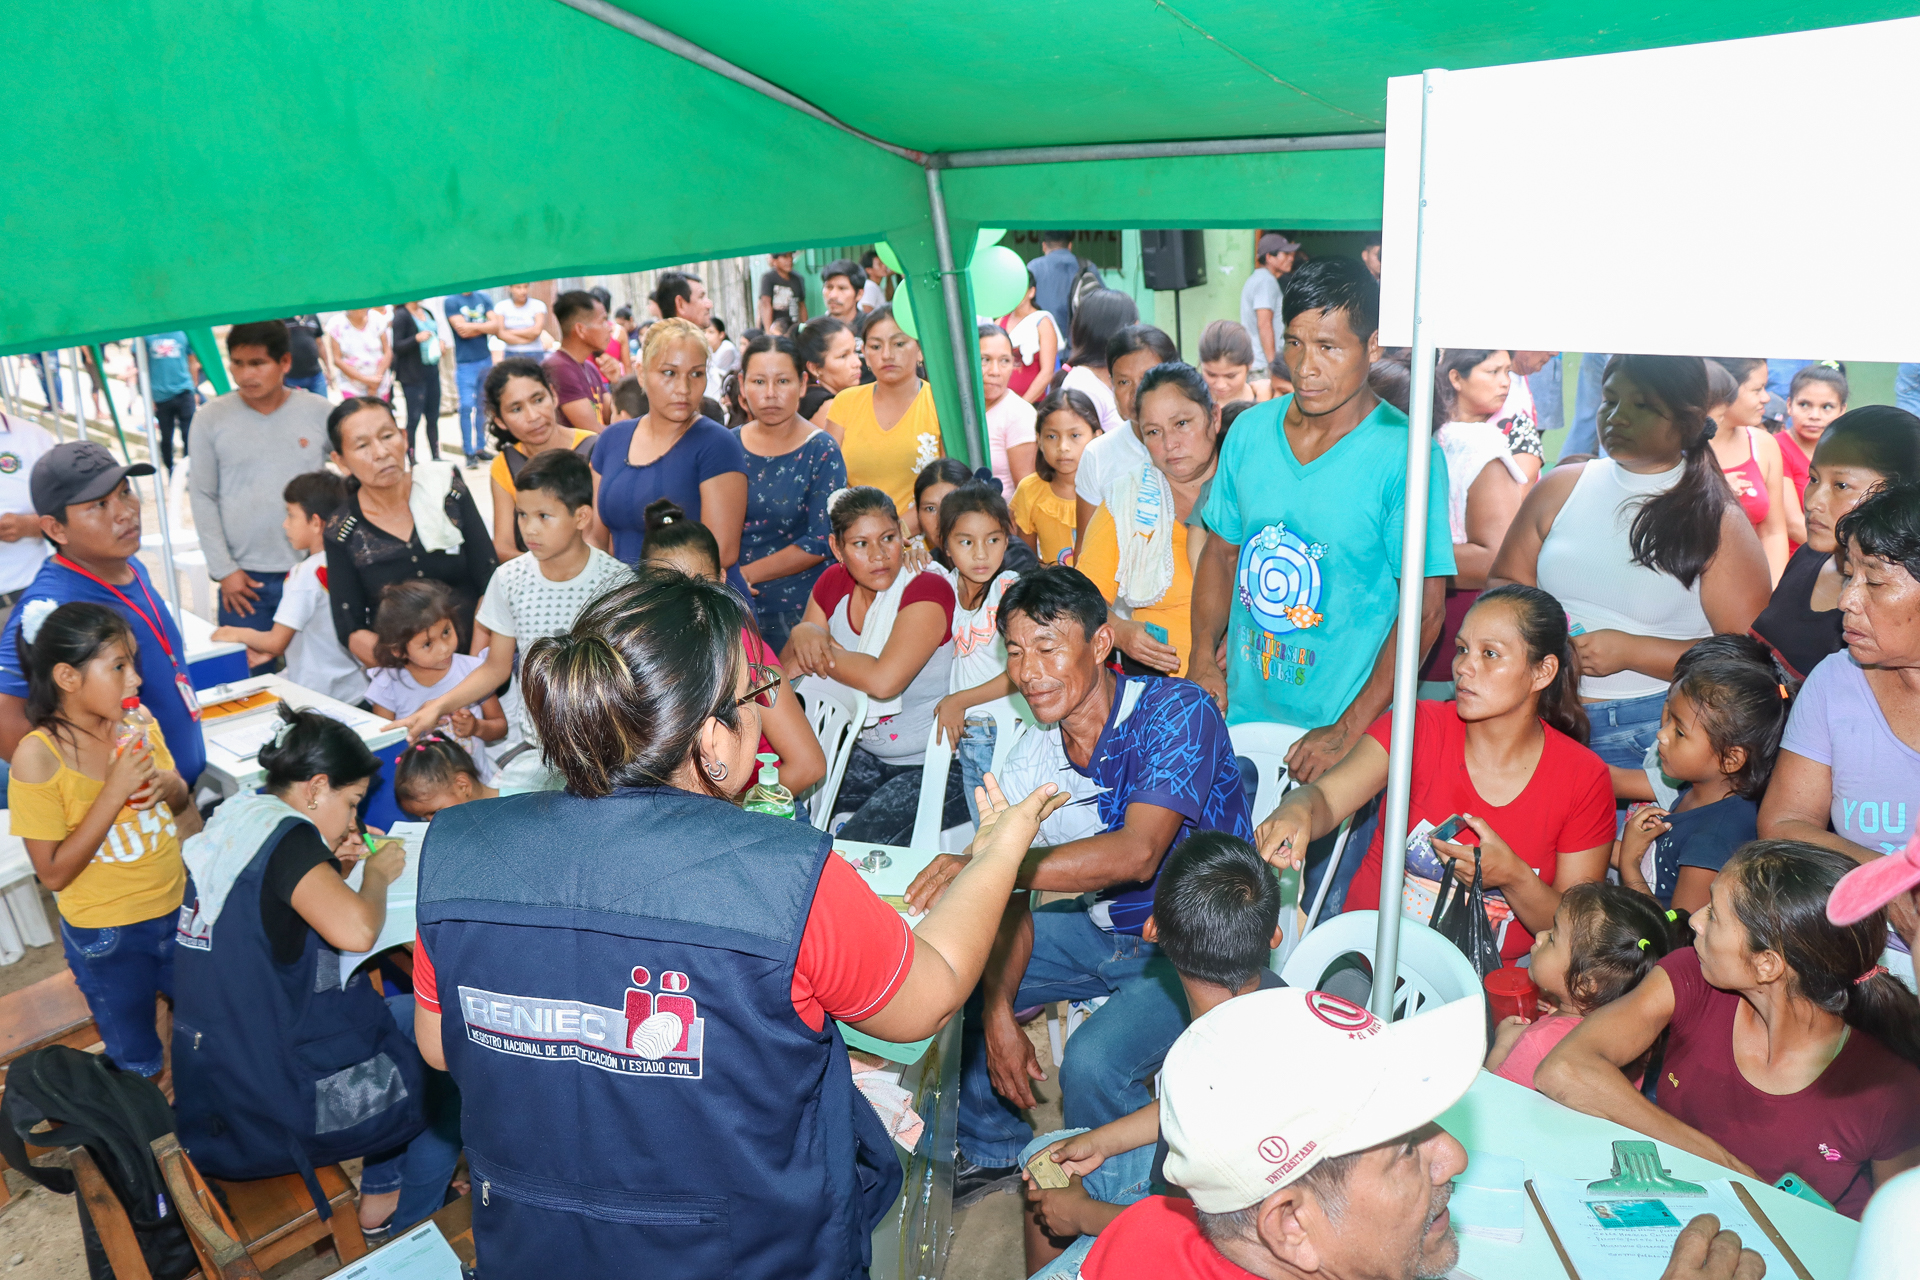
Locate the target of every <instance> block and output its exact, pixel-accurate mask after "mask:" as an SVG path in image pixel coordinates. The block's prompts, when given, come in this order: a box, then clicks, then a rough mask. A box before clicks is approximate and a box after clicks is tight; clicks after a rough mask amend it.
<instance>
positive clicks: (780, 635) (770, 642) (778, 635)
mask: <svg viewBox="0 0 1920 1280" xmlns="http://www.w3.org/2000/svg"><path fill="white" fill-rule="evenodd" d="M806 616H807V611H806V609H805V607H804V606H803V607H801V608H799V609H763V608H761V607H760V606H759V605H757V604H756V605H755V606H754V607H753V620H754V622H755V623H756V624H758V625H759V627H760V638H761V639H762V640H765V641H766V642H767V647H768V648H769V649H772V650H773V652H774V655H775V656H776V657H778V656H779V653H780V651H781V650H782V649H785V648H786V647H787V637H788V636H790V635H792V634H793V629H794V628H795V627H797V626H799V625H800V620H801V619H802V618H804V617H806Z"/></svg>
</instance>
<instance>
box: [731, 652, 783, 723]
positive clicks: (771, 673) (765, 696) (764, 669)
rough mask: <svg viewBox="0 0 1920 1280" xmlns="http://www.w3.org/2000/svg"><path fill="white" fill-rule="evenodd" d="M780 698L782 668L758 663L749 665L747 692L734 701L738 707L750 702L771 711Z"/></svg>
mask: <svg viewBox="0 0 1920 1280" xmlns="http://www.w3.org/2000/svg"><path fill="white" fill-rule="evenodd" d="M779 696H780V668H778V667H769V666H765V665H763V664H761V663H758V662H749V663H748V664H747V691H746V692H745V693H743V694H741V695H740V696H739V697H737V698H735V699H734V700H733V705H734V706H736V707H744V706H746V705H747V704H748V703H749V702H755V703H758V704H759V705H760V706H762V707H764V708H766V709H767V710H769V711H771V710H772V709H773V704H774V702H775V701H776V700H777V699H778V698H779Z"/></svg>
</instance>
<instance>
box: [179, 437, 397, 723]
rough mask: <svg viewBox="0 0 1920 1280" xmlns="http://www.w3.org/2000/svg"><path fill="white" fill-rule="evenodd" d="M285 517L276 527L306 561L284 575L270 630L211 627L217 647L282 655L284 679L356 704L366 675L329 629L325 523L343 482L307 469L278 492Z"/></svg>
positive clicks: (342, 493) (341, 498)
mask: <svg viewBox="0 0 1920 1280" xmlns="http://www.w3.org/2000/svg"><path fill="white" fill-rule="evenodd" d="M280 500H281V501H282V502H284V503H286V506H287V518H286V519H285V521H283V522H282V523H281V525H280V527H281V528H282V529H283V530H285V531H286V535H287V541H288V542H289V543H290V544H292V546H293V549H294V550H295V551H298V552H300V553H301V554H302V555H304V556H305V557H306V559H304V560H302V561H301V562H300V563H299V564H297V565H295V566H294V569H293V572H292V573H289V574H288V575H287V585H286V589H285V591H284V592H283V593H282V594H281V596H280V607H279V608H277V609H275V610H274V611H273V627H272V629H271V630H268V631H255V630H254V629H253V628H251V627H215V628H214V631H213V638H214V639H215V640H217V641H220V642H221V643H233V644H244V645H246V646H247V648H249V649H251V650H253V653H252V654H249V655H248V656H247V661H248V662H249V663H251V662H253V654H265V655H269V656H271V657H276V658H277V657H279V656H281V655H282V654H285V655H286V659H287V679H289V680H291V681H293V683H295V684H297V685H299V686H300V687H301V688H303V689H311V690H313V691H314V692H315V693H324V694H326V695H327V696H328V697H329V698H333V699H336V700H338V701H340V702H344V703H347V704H348V705H349V706H351V705H355V704H357V703H359V701H360V700H361V699H362V698H364V697H366V696H367V673H366V672H365V671H364V670H362V669H361V667H360V664H359V663H358V662H356V661H355V660H354V657H353V655H352V654H350V653H348V652H347V649H346V646H345V645H343V644H341V643H340V637H339V635H338V633H336V632H335V631H334V629H333V607H332V605H331V603H330V602H329V601H328V599H327V556H326V545H325V538H326V533H327V521H328V520H331V519H332V518H333V513H334V512H335V511H337V510H339V509H340V507H341V506H342V505H343V504H345V502H346V500H347V482H346V481H345V480H343V479H341V478H340V477H339V476H337V475H335V474H334V473H333V472H331V471H309V472H307V473H306V474H304V475H297V476H295V477H294V478H293V479H291V480H289V481H287V487H286V488H285V489H283V490H282V491H281V493H280Z"/></svg>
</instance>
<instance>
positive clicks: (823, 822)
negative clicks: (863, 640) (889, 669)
mask: <svg viewBox="0 0 1920 1280" xmlns="http://www.w3.org/2000/svg"><path fill="white" fill-rule="evenodd" d="M796 686H797V687H796V688H795V690H794V691H795V692H796V693H798V694H799V695H800V697H801V699H802V701H804V702H805V703H806V707H807V723H808V724H810V725H812V726H813V736H814V737H816V738H818V739H820V749H821V750H822V751H823V752H825V753H826V757H827V776H826V777H824V778H822V779H821V780H820V781H819V782H818V783H817V784H816V785H815V786H814V788H813V794H812V795H810V796H808V797H807V798H806V799H805V800H804V801H803V802H802V803H804V804H805V805H806V806H807V818H808V820H809V821H811V822H812V823H813V825H814V826H816V827H818V828H819V829H820V830H822V831H825V830H826V829H827V823H829V822H831V821H832V820H833V802H834V801H835V800H836V799H837V798H839V795H840V780H841V779H842V778H844V777H845V776H846V773H847V761H848V759H849V758H851V757H852V755H853V746H854V743H855V741H857V740H858V739H859V737H860V725H861V722H862V721H864V720H865V719H866V718H867V695H866V694H864V693H861V692H859V691H858V690H854V689H848V688H846V687H845V686H844V685H834V684H828V683H825V682H823V681H819V680H812V679H803V680H800V681H797V682H796ZM848 699H851V701H849V700H848Z"/></svg>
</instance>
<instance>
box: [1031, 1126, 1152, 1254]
mask: <svg viewBox="0 0 1920 1280" xmlns="http://www.w3.org/2000/svg"><path fill="white" fill-rule="evenodd" d="M1085 1132H1087V1131H1086V1130H1085V1129H1055V1130H1054V1131H1053V1132H1052V1133H1043V1134H1041V1135H1040V1136H1039V1137H1037V1138H1035V1139H1034V1140H1033V1141H1032V1142H1029V1143H1028V1144H1027V1145H1026V1147H1025V1148H1024V1149H1023V1150H1022V1151H1021V1152H1020V1161H1019V1163H1020V1167H1021V1168H1023V1169H1024V1168H1025V1167H1026V1164H1027V1161H1029V1160H1031V1159H1033V1158H1034V1157H1035V1156H1037V1155H1039V1154H1040V1153H1041V1152H1042V1151H1044V1150H1045V1149H1046V1148H1048V1147H1050V1146H1052V1145H1053V1144H1054V1143H1056V1142H1061V1141H1064V1140H1065V1139H1067V1138H1077V1137H1079V1136H1080V1135H1081V1134H1083V1133H1085ZM1153 1150H1154V1149H1153V1148H1152V1147H1151V1146H1145V1147H1135V1148H1134V1149H1133V1150H1131V1151H1123V1152H1121V1153H1120V1154H1119V1155H1117V1156H1113V1157H1110V1158H1109V1159H1106V1160H1103V1161H1101V1162H1100V1167H1099V1168H1098V1169H1095V1170H1094V1171H1093V1172H1092V1173H1089V1174H1088V1175H1086V1176H1085V1177H1084V1178H1082V1179H1080V1188H1081V1190H1083V1191H1085V1192H1086V1193H1087V1195H1088V1196H1089V1197H1090V1198H1092V1199H1094V1200H1098V1201H1099V1202H1100V1203H1101V1204H1117V1205H1129V1204H1135V1203H1137V1202H1139V1201H1141V1200H1144V1199H1146V1198H1147V1196H1148V1194H1149V1193H1150V1192H1151V1191H1152V1189H1153V1186H1152V1183H1153ZM1097 1239H1099V1237H1098V1236H1081V1237H1080V1238H1079V1239H1078V1240H1076V1241H1074V1242H1073V1244H1072V1245H1071V1246H1070V1247H1069V1248H1068V1249H1067V1251H1066V1252H1065V1253H1063V1254H1061V1255H1060V1256H1059V1257H1057V1258H1055V1259H1054V1260H1053V1261H1052V1262H1049V1263H1048V1264H1047V1265H1046V1266H1044V1267H1042V1268H1040V1269H1039V1270H1038V1271H1036V1272H1034V1273H1033V1280H1040V1277H1042V1276H1045V1277H1048V1280H1078V1277H1079V1275H1080V1264H1081V1263H1083V1262H1085V1261H1086V1258H1087V1254H1089V1253H1091V1252H1092V1251H1093V1242H1094V1241H1095V1240H1097Z"/></svg>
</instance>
